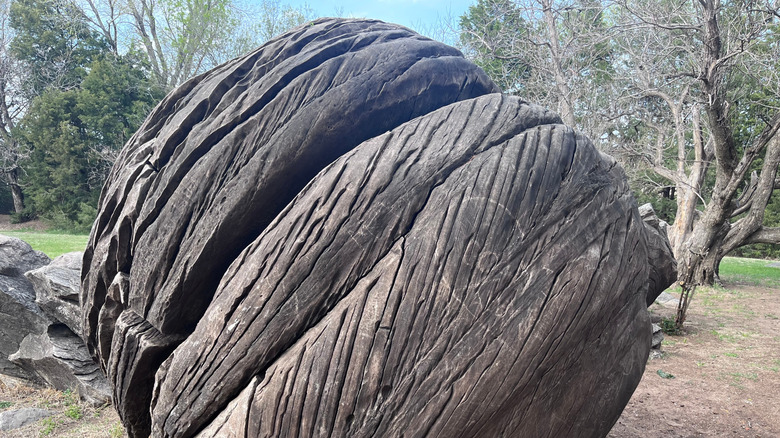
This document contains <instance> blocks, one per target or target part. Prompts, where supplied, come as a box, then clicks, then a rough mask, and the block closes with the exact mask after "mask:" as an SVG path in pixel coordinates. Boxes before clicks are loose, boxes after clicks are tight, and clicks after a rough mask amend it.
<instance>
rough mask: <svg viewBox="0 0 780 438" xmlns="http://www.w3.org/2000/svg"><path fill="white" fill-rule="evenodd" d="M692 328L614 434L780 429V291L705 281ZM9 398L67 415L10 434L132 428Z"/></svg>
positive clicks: (4, 392)
mask: <svg viewBox="0 0 780 438" xmlns="http://www.w3.org/2000/svg"><path fill="white" fill-rule="evenodd" d="M675 305H676V302H670V303H667V304H666V305H659V304H654V305H653V306H651V313H652V314H653V317H654V319H655V320H659V319H660V318H662V317H664V316H667V317H672V316H673V315H674V312H675ZM686 327H687V329H686V332H685V333H684V334H682V335H679V336H667V337H666V339H665V340H664V343H663V349H662V351H663V353H662V356H661V357H659V358H654V359H650V360H649V361H648V363H647V369H646V371H645V374H644V377H643V379H642V382H641V383H640V384H639V387H638V388H637V390H636V392H635V393H634V397H633V398H632V399H631V401H630V402H629V404H628V406H627V407H626V410H625V411H624V412H623V416H622V417H621V418H620V420H619V421H618V423H617V424H616V425H615V427H614V429H613V430H612V432H611V433H610V434H609V438H640V437H641V438H661V437H663V438H688V437H746V438H748V437H750V438H758V437H761V438H768V437H780V289H770V288H766V287H756V286H749V285H747V286H746V285H726V288H715V289H699V290H698V291H697V292H696V295H695V296H694V299H693V301H692V303H691V307H690V309H689V316H688V321H687V323H686ZM659 371H660V374H663V375H665V376H667V378H664V377H662V376H661V375H660V374H659ZM669 375H671V376H674V377H671V378H669V377H668V376H669ZM3 401H4V402H6V403H8V402H10V403H11V406H8V407H5V408H6V409H13V408H19V407H24V406H37V407H46V408H50V409H52V410H54V411H56V412H57V414H56V415H55V416H54V417H52V418H51V419H49V420H43V421H39V422H38V423H34V424H31V425H29V426H26V427H24V428H22V429H17V430H15V431H12V432H0V437H7V438H28V437H43V436H50V437H74V438H75V437H92V438H100V437H121V436H123V435H124V434H123V430H122V427H121V425H120V423H119V419H118V417H117V415H116V412H114V410H113V408H112V407H110V406H106V407H103V408H99V409H95V408H92V407H88V406H85V405H83V404H80V412H81V413H82V414H83V415H82V417H81V418H78V419H75V418H72V416H68V410H69V409H70V410H72V409H73V408H72V406H73V405H72V404H69V402H68V397H67V396H63V395H62V393H58V392H56V391H51V390H43V391H34V390H31V389H29V388H28V389H19V388H15V389H14V388H8V387H5V386H4V385H2V384H0V402H3ZM1 410H3V406H0V411H1Z"/></svg>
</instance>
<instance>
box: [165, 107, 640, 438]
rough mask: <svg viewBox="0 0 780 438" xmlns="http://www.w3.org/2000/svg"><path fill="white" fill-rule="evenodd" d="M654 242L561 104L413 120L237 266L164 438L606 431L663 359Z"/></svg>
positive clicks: (326, 178) (340, 170)
mask: <svg viewBox="0 0 780 438" xmlns="http://www.w3.org/2000/svg"><path fill="white" fill-rule="evenodd" d="M645 233H646V231H645V227H644V224H643V222H642V220H641V218H640V217H639V214H638V212H637V210H636V205H635V202H634V200H633V198H632V197H631V195H630V192H629V190H628V185H627V183H626V181H625V177H624V175H623V173H622V170H620V168H619V167H618V166H617V165H616V163H615V162H614V160H613V159H611V158H610V157H607V156H605V155H603V154H600V153H599V152H598V151H596V150H595V148H594V147H593V146H592V144H591V143H590V142H589V141H588V140H587V139H586V138H584V137H582V136H580V135H578V134H576V133H574V132H573V131H572V130H570V129H569V128H567V127H566V126H564V125H562V124H560V121H559V120H558V119H557V117H556V116H554V115H552V114H550V113H548V112H546V111H544V110H542V109H541V108H538V107H534V106H529V105H526V104H524V103H523V102H522V101H520V100H518V99H516V98H506V97H502V96H499V95H491V96H486V97H481V98H477V99H473V100H470V101H467V102H461V103H458V104H456V105H452V106H449V107H447V108H444V109H441V110H438V111H435V112H433V113H431V114H429V115H426V116H424V117H421V118H419V119H416V120H414V121H411V122H408V123H406V124H404V125H402V126H400V127H399V128H397V129H395V130H393V131H391V132H390V133H388V134H385V135H382V136H379V137H377V138H374V139H372V140H370V141H368V142H366V143H364V144H362V145H360V146H359V147H357V148H356V149H355V150H354V151H352V152H350V153H347V154H346V155H345V156H343V157H342V158H340V159H339V160H337V161H336V162H335V163H334V164H333V165H332V166H330V167H329V168H328V169H326V170H325V171H323V172H322V173H321V174H320V175H318V176H317V178H315V180H314V181H312V183H311V184H310V185H309V186H307V187H306V189H304V190H303V191H302V192H301V194H300V195H299V196H298V197H297V198H296V199H295V201H294V202H293V203H291V204H290V205H289V206H288V208H287V209H285V210H284V211H283V212H282V213H280V214H279V216H278V218H277V220H276V221H274V222H273V223H272V224H271V225H270V226H269V228H268V229H266V230H265V231H264V232H263V234H261V235H260V236H259V237H258V239H257V240H256V241H255V242H254V243H253V244H251V245H250V246H249V247H248V248H247V249H246V250H245V251H244V253H243V254H242V255H241V257H239V258H238V259H237V260H236V262H235V263H234V264H233V265H232V266H231V268H230V269H228V271H227V273H226V274H225V276H224V277H223V279H222V282H221V283H220V287H219V289H218V290H217V293H216V295H215V296H214V299H213V301H212V303H211V305H210V306H209V308H208V310H207V311H206V313H205V314H204V316H203V318H202V319H201V321H200V323H199V324H198V327H197V328H196V330H195V331H194V332H193V333H192V335H190V336H189V337H188V338H187V340H186V341H184V342H183V343H182V344H181V345H180V346H179V347H178V348H177V349H176V350H175V351H174V353H173V354H172V355H171V356H170V357H169V358H168V360H166V362H165V363H164V364H163V366H162V367H161V369H160V371H158V374H157V389H156V392H155V399H154V400H153V416H152V432H153V435H154V436H166V437H174V436H192V435H194V434H196V433H198V432H202V433H201V434H200V436H225V434H226V433H227V431H229V430H234V431H239V432H240V433H239V434H238V435H236V436H245V435H244V433H245V434H246V436H248V437H254V436H299V435H300V436H327V435H330V436H401V435H402V434H403V435H406V436H426V435H438V436H463V437H490V436H588V437H590V436H604V435H606V433H607V432H608V431H609V430H610V429H611V427H612V425H613V424H614V422H615V421H616V420H617V418H618V417H619V415H620V413H621V412H622V409H623V407H624V406H625V404H626V403H627V402H628V400H629V398H630V396H631V394H632V392H633V390H634V388H635V387H636V385H637V384H638V383H639V380H640V378H641V375H642V372H643V370H644V366H645V361H646V359H647V356H648V353H649V349H650V330H649V329H648V328H649V326H650V322H649V318H648V314H647V311H646V307H645V296H646V293H647V288H648V281H647V280H648V264H647V261H648V258H647V254H648V253H647V248H646V245H647V239H646V236H645ZM221 413H222V415H220V414H221ZM211 419H214V420H211ZM237 424H238V425H242V427H243V428H242V427H235V426H236V425H237Z"/></svg>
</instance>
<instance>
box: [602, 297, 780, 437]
mask: <svg viewBox="0 0 780 438" xmlns="http://www.w3.org/2000/svg"><path fill="white" fill-rule="evenodd" d="M675 305H676V302H671V303H669V304H667V305H666V306H661V305H658V304H654V305H653V306H651V308H650V310H651V313H652V314H653V315H654V319H658V318H662V317H669V318H674V313H675V307H674V306H675ZM685 328H686V329H685V333H683V334H681V335H679V336H669V335H665V339H664V342H663V354H662V356H661V357H660V358H655V359H651V360H650V361H649V362H648V363H647V368H646V370H645V373H644V376H643V377H642V381H641V382H640V384H639V387H638V388H637V390H636V392H634V395H633V397H632V398H631V401H630V402H629V404H628V406H626V409H625V410H624V411H623V415H622V416H621V417H620V419H619V420H618V423H617V424H616V425H615V427H614V428H613V429H612V432H611V433H610V434H609V436H608V438H640V437H641V438H662V437H663V438H689V437H745V438H759V437H760V438H774V437H780V395H779V394H780V290H778V289H777V288H768V287H758V286H752V285H735V284H726V285H725V287H723V288H704V289H698V290H697V291H696V295H695V296H694V298H693V301H692V302H691V306H690V308H689V310H688V319H687V321H686V323H685ZM659 370H660V371H661V373H659ZM661 374H663V375H666V376H668V375H672V376H674V377H673V378H664V377H661Z"/></svg>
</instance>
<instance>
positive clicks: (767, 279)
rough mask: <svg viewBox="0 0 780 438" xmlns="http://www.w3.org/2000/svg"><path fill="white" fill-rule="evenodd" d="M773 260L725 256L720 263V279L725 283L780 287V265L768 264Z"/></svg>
mask: <svg viewBox="0 0 780 438" xmlns="http://www.w3.org/2000/svg"><path fill="white" fill-rule="evenodd" d="M770 263H773V261H772V260H760V259H743V258H737V257H725V258H724V259H723V261H722V262H721V263H720V279H721V280H723V282H724V283H727V284H728V283H738V284H746V285H752V286H766V287H780V267H778V268H775V267H771V266H767V265H769V264H770Z"/></svg>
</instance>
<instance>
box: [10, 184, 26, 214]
mask: <svg viewBox="0 0 780 438" xmlns="http://www.w3.org/2000/svg"><path fill="white" fill-rule="evenodd" d="M9 187H11V196H12V197H13V199H14V211H15V212H16V213H21V212H22V211H24V194H23V193H22V188H21V187H20V186H19V184H9Z"/></svg>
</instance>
